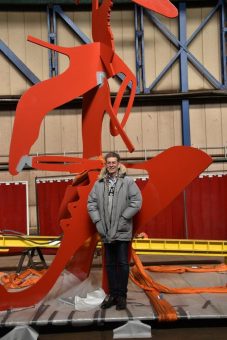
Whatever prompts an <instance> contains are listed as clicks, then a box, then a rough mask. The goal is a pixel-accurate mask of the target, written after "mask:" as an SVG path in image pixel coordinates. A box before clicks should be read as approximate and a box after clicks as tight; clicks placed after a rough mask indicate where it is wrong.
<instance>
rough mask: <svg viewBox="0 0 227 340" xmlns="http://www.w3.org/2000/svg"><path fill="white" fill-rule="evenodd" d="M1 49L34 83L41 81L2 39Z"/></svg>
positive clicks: (0, 42) (0, 41)
mask: <svg viewBox="0 0 227 340" xmlns="http://www.w3.org/2000/svg"><path fill="white" fill-rule="evenodd" d="M0 51H1V52H2V54H4V56H5V57H6V58H7V59H8V60H10V61H11V63H12V64H13V65H14V66H15V67H16V68H17V69H18V70H19V71H20V73H22V74H23V75H24V76H25V77H26V78H27V79H28V80H29V81H30V82H31V83H32V84H36V83H38V82H39V81H40V80H39V78H38V77H36V75H35V74H34V73H33V72H32V71H31V70H29V68H28V67H27V66H26V65H25V64H24V63H23V62H22V61H21V60H20V59H19V58H18V57H17V56H16V54H15V53H14V52H13V51H12V50H11V49H10V48H9V47H8V46H7V45H6V44H5V43H4V42H3V41H2V40H0Z"/></svg>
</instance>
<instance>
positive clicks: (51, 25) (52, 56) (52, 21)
mask: <svg viewBox="0 0 227 340" xmlns="http://www.w3.org/2000/svg"><path fill="white" fill-rule="evenodd" d="M47 28H48V42H49V43H51V44H54V45H57V26H56V15H55V11H54V10H53V7H51V6H47ZM48 62H49V77H50V78H51V77H54V76H56V75H58V54H57V52H56V51H52V50H50V49H48Z"/></svg>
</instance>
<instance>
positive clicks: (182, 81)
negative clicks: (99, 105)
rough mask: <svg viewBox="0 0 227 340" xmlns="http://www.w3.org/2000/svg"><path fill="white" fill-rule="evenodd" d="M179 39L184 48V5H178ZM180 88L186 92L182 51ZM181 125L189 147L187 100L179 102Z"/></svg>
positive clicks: (183, 138)
mask: <svg viewBox="0 0 227 340" xmlns="http://www.w3.org/2000/svg"><path fill="white" fill-rule="evenodd" d="M179 38H180V43H181V45H182V46H184V45H185V44H186V39H187V19H186V3H179ZM180 87H181V92H187V91H188V55H187V51H186V50H184V49H182V50H181V53H180ZM181 125H182V144H183V145H188V146H189V145H191V136H190V117H189V100H182V101H181Z"/></svg>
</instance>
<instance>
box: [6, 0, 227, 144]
mask: <svg viewBox="0 0 227 340" xmlns="http://www.w3.org/2000/svg"><path fill="white" fill-rule="evenodd" d="M187 3H188V2H179V4H178V5H179V38H177V37H176V36H174V35H173V34H172V33H171V32H170V31H169V30H168V28H167V27H166V26H165V25H164V24H163V23H162V22H161V21H160V20H159V19H158V17H157V16H156V15H155V14H153V13H152V12H150V11H148V10H146V9H143V8H142V7H140V6H138V5H135V6H134V14H135V15H134V18H135V55H136V78H137V84H138V85H137V94H140V95H143V96H146V95H147V97H149V95H150V94H151V92H152V90H153V89H154V87H155V86H156V85H157V84H158V83H159V82H160V80H161V79H162V78H163V76H164V75H165V74H166V73H167V72H168V71H169V70H170V68H171V67H172V66H173V64H174V63H175V62H176V61H177V60H179V64H180V94H184V98H178V103H180V105H181V115H182V144H183V145H190V144H191V138H190V119H189V108H190V102H189V90H188V63H189V62H190V63H191V64H192V65H193V66H194V67H195V68H196V69H197V71H198V72H199V73H200V74H202V75H203V76H204V77H205V78H206V79H207V81H208V82H209V83H210V84H211V85H212V86H213V87H214V89H215V90H216V91H219V92H220V91H225V90H227V66H226V63H227V57H226V54H227V53H226V48H225V45H226V42H227V37H226V33H227V28H226V27H225V19H226V13H225V11H226V10H225V1H224V0H217V2H216V3H215V6H214V7H213V8H212V9H211V11H210V13H209V14H208V15H207V17H206V18H205V19H204V20H203V21H202V22H201V23H200V25H199V26H198V27H197V29H196V30H195V31H194V32H193V33H192V35H191V36H190V37H189V38H188V39H187V35H186V24H187V23H186V11H187ZM201 5H203V4H201ZM217 11H219V14H220V48H221V70H222V75H221V81H219V80H218V79H216V78H215V77H214V76H213V75H212V74H211V73H210V72H209V70H208V69H207V68H206V67H205V66H204V65H202V64H201V63H200V61H199V60H197V59H196V57H195V56H194V55H193V54H192V53H191V52H190V51H189V48H188V47H189V45H190V44H191V42H192V41H193V40H194V39H195V37H196V36H197V35H198V34H199V33H200V32H201V31H202V30H203V28H204V27H205V26H206V24H207V23H208V22H209V20H210V19H211V18H212V17H213V15H214V14H215V13H216V12H217ZM144 15H146V17H147V18H148V19H149V20H150V21H151V22H152V23H153V24H154V25H155V26H156V27H157V28H158V29H159V30H160V32H162V34H163V35H164V36H165V37H166V38H167V39H168V40H169V41H170V42H171V43H172V44H173V45H174V46H175V47H176V48H177V52H176V54H175V55H174V56H173V58H172V59H171V60H170V61H169V62H168V63H167V65H166V66H165V67H164V68H163V70H162V71H161V72H160V74H159V75H158V76H157V77H156V79H154V80H153V82H152V84H150V85H149V86H147V84H146V70H145V53H144V51H145V45H144ZM57 17H59V18H60V19H61V20H62V21H63V22H64V23H65V24H66V25H67V26H68V27H69V28H70V29H71V30H72V31H73V32H74V33H75V34H76V35H77V36H78V37H79V38H80V40H81V42H82V43H85V44H87V43H90V39H89V38H88V37H87V36H86V35H85V34H84V33H83V32H82V31H81V30H80V28H79V27H78V26H77V25H76V24H75V23H74V22H73V21H72V20H71V19H70V18H69V17H68V16H67V15H66V14H65V13H64V11H63V10H62V8H61V7H60V6H59V5H49V6H47V25H48V41H49V42H50V43H54V44H57ZM0 52H2V53H3V54H4V55H5V56H6V58H7V59H8V60H9V61H10V62H11V63H12V64H13V65H15V66H16V67H17V69H18V70H19V71H20V72H21V73H22V74H23V75H24V76H25V77H26V78H27V79H28V80H29V81H30V82H31V84H36V83H37V82H39V81H40V80H39V79H38V78H37V77H36V76H35V74H34V73H33V72H32V71H31V70H29V68H28V67H27V66H26V65H25V64H24V63H23V62H22V61H21V60H20V59H19V58H18V57H17V56H16V55H15V54H14V52H13V51H12V50H10V49H9V47H7V46H6V44H5V43H4V42H2V41H0ZM48 53H49V76H50V77H53V76H56V75H57V74H58V55H57V53H56V52H54V51H48ZM119 78H120V79H121V80H122V79H123V78H124V76H123V75H119ZM129 88H130V86H129ZM187 95H188V98H187ZM220 95H221V94H220Z"/></svg>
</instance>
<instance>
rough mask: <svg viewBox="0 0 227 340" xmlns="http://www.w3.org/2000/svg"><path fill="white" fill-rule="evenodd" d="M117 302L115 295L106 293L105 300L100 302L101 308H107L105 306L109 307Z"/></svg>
mask: <svg viewBox="0 0 227 340" xmlns="http://www.w3.org/2000/svg"><path fill="white" fill-rule="evenodd" d="M116 304H117V299H116V298H115V296H112V295H108V296H107V297H106V298H105V300H104V301H103V302H102V304H101V308H102V309H107V308H110V307H112V306H114V305H116Z"/></svg>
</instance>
